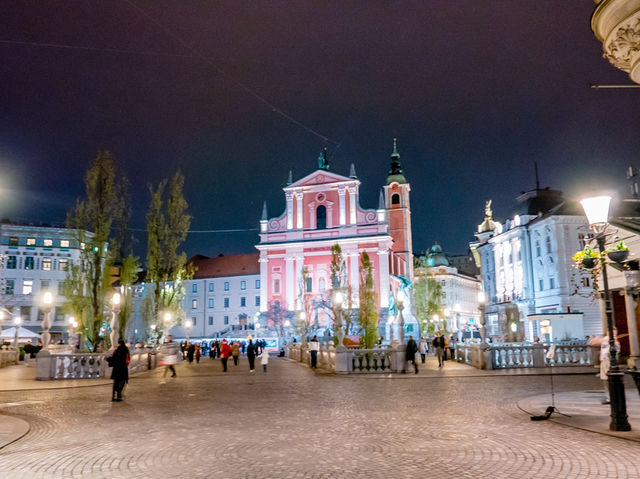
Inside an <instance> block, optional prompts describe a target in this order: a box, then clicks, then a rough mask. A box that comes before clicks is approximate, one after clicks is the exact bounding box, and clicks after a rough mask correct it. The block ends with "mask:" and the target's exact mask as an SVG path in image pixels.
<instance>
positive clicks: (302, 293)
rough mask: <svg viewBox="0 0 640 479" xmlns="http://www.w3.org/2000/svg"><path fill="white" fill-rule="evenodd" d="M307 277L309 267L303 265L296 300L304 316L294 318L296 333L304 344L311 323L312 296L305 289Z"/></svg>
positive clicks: (312, 311)
mask: <svg viewBox="0 0 640 479" xmlns="http://www.w3.org/2000/svg"><path fill="white" fill-rule="evenodd" d="M308 279H309V268H307V267H306V266H304V267H303V268H302V275H301V276H300V284H299V285H298V300H299V302H300V306H301V307H302V311H303V312H304V318H301V317H297V318H296V320H295V321H296V333H297V334H299V335H300V337H301V339H302V343H303V344H306V342H307V336H309V331H310V329H311V324H312V323H313V313H314V307H313V297H312V295H311V293H310V292H309V291H307V282H308Z"/></svg>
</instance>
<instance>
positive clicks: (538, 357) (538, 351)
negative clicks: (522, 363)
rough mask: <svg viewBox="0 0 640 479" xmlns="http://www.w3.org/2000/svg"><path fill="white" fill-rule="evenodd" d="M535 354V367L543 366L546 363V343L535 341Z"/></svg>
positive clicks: (533, 352) (533, 351) (533, 350)
mask: <svg viewBox="0 0 640 479" xmlns="http://www.w3.org/2000/svg"><path fill="white" fill-rule="evenodd" d="M532 354H533V367H534V368H543V367H544V366H545V364H544V345H542V344H541V343H535V344H534V345H533V347H532Z"/></svg>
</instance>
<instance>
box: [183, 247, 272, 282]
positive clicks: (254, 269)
mask: <svg viewBox="0 0 640 479" xmlns="http://www.w3.org/2000/svg"><path fill="white" fill-rule="evenodd" d="M258 258H259V253H248V254H234V255H230V256H224V255H219V256H216V257H215V258H209V257H207V256H203V255H200V254H197V255H195V256H193V257H192V258H191V259H189V262H190V263H191V264H193V266H194V267H195V274H194V275H193V279H201V278H220V277H224V276H243V275H247V274H260V265H259V264H258Z"/></svg>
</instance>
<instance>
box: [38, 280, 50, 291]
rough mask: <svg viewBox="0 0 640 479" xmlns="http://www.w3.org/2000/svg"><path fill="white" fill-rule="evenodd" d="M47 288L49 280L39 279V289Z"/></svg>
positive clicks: (44, 289)
mask: <svg viewBox="0 0 640 479" xmlns="http://www.w3.org/2000/svg"><path fill="white" fill-rule="evenodd" d="M48 290H49V280H46V279H43V280H42V281H40V291H48Z"/></svg>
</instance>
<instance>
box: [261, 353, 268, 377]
mask: <svg viewBox="0 0 640 479" xmlns="http://www.w3.org/2000/svg"><path fill="white" fill-rule="evenodd" d="M260 363H261V364H262V372H263V373H266V372H267V364H269V351H268V350H267V348H264V349H263V350H262V354H261V355H260Z"/></svg>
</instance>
